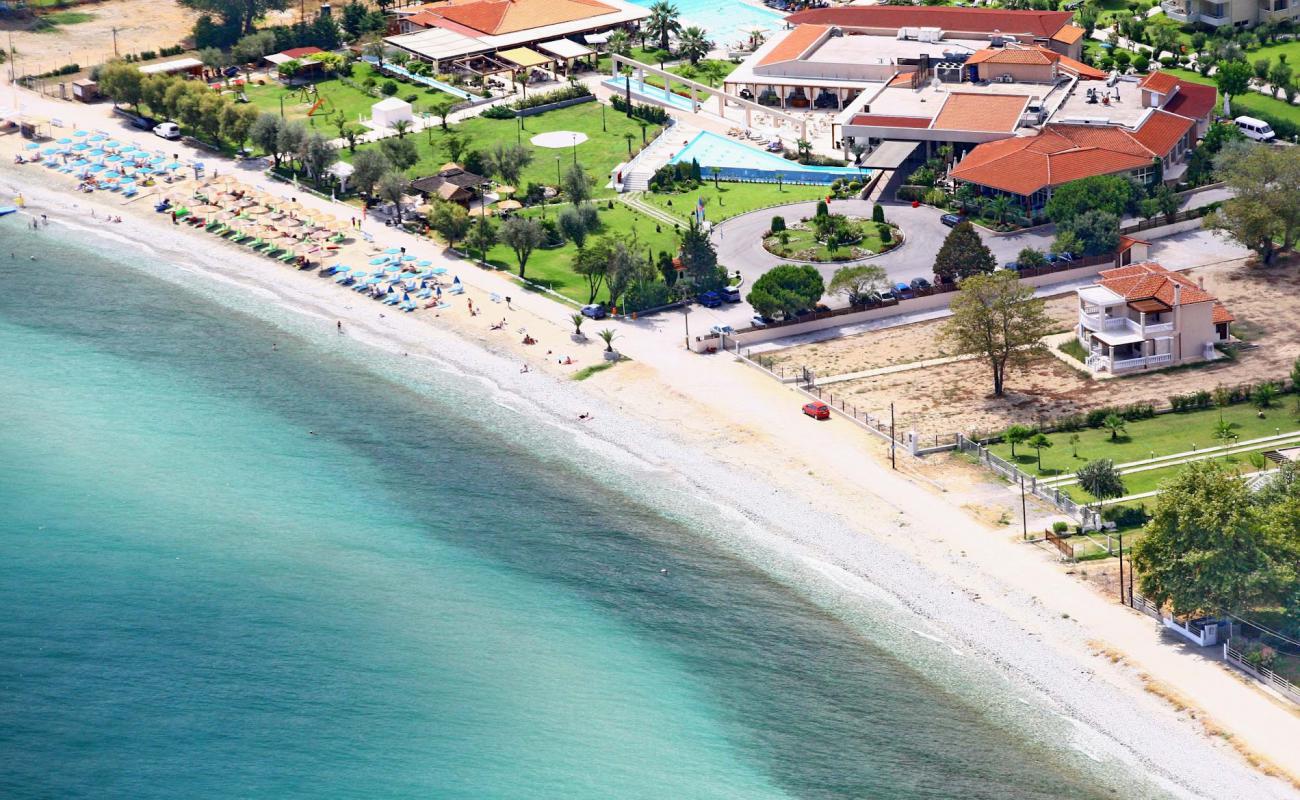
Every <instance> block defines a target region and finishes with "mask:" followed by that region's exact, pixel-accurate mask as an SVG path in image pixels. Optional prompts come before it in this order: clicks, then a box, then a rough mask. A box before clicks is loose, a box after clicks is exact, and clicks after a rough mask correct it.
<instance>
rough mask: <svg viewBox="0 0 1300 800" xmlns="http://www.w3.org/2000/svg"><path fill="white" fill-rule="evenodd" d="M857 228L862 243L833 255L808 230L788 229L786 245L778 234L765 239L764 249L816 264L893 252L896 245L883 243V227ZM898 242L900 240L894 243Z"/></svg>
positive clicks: (863, 224)
mask: <svg viewBox="0 0 1300 800" xmlns="http://www.w3.org/2000/svg"><path fill="white" fill-rule="evenodd" d="M858 227H859V228H860V229H861V231H862V241H860V242H857V243H856V244H853V245H850V246H844V247H839V248H837V249H836V250H835V251H834V252H832V251H831V249H830V248H829V247H827V246H826V245H824V244H822V243H821V242H819V241H818V240H817V234H816V233H815V232H814V231H813V230H811V229H809V228H805V227H799V228H793V227H792V228H787V229H786V233H787V234H788V235H787V237H786V240H785V242H784V243H782V241H781V237H780V236H779V235H777V236H772V237H769V238H767V239H764V240H763V246H764V247H766V248H767V251H768V252H769V253H772V254H773V255H777V256H780V257H781V258H789V259H793V260H795V261H816V262H818V263H830V262H835V261H853V260H855V259H859V258H865V257H867V256H868V255H872V254H875V253H882V252H884V251H885V250H886V249H892V247H893V246H895V245H890V246H889V247H886V245H885V243H884V241H883V240H882V239H881V238H880V228H881V227H882V226H880V225H878V224H877V223H874V222H871V221H866V222H859V223H858ZM894 242H895V243H897V239H895V240H894Z"/></svg>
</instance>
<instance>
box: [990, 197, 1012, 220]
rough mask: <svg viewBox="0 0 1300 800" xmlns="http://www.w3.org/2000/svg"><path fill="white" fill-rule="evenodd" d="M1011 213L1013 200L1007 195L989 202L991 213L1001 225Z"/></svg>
mask: <svg viewBox="0 0 1300 800" xmlns="http://www.w3.org/2000/svg"><path fill="white" fill-rule="evenodd" d="M1010 211H1011V198H1009V197H1007V196H1006V195H1005V194H1000V195H998V196H997V197H994V198H993V199H992V200H991V201H989V213H990V214H992V215H993V218H994V219H996V220H997V221H998V224H999V225H1001V224H1002V221H1003V220H1004V219H1006V216H1007V214H1008V213H1009V212H1010Z"/></svg>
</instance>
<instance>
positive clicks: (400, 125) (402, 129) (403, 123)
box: [393, 119, 411, 139]
mask: <svg viewBox="0 0 1300 800" xmlns="http://www.w3.org/2000/svg"><path fill="white" fill-rule="evenodd" d="M393 130H394V131H395V132H396V133H397V138H398V139H404V138H406V134H407V132H408V131H409V130H411V121H410V120H409V119H399V120H395V121H394V122H393Z"/></svg>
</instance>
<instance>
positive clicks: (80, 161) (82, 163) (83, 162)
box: [72, 158, 90, 167]
mask: <svg viewBox="0 0 1300 800" xmlns="http://www.w3.org/2000/svg"><path fill="white" fill-rule="evenodd" d="M89 163H90V162H89V161H87V160H86V159H84V158H79V159H77V160H76V161H73V162H72V166H74V167H84V166H86V165H87V164H89Z"/></svg>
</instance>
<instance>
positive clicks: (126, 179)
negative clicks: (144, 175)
mask: <svg viewBox="0 0 1300 800" xmlns="http://www.w3.org/2000/svg"><path fill="white" fill-rule="evenodd" d="M122 183H135V178H132V177H131V176H129V175H128V176H127V177H125V178H123V179H122Z"/></svg>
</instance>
